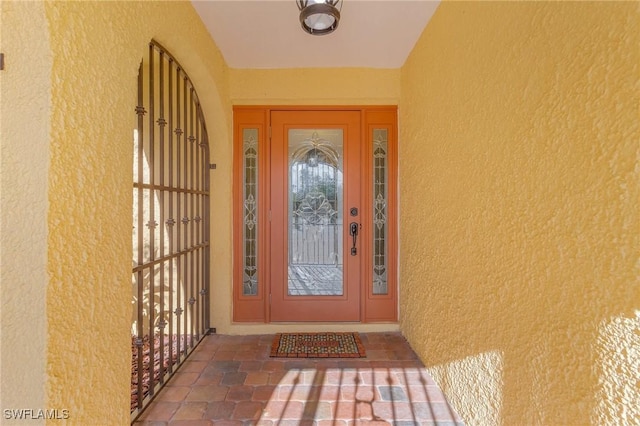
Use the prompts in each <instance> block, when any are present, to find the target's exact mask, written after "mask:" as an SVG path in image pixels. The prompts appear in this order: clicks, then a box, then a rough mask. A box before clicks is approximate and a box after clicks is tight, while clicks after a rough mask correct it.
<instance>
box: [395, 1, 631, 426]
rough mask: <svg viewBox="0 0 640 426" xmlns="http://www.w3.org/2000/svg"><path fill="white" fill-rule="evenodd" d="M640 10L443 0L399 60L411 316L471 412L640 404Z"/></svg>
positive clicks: (405, 286)
mask: <svg viewBox="0 0 640 426" xmlns="http://www.w3.org/2000/svg"><path fill="white" fill-rule="evenodd" d="M639 22H640V14H639V8H638V3H607V2H588V3H582V2H566V3H565V2H560V3H556V2H526V3H517V4H516V3H504V2H445V3H443V4H441V5H440V7H439V9H438V10H437V12H436V13H435V16H434V17H433V19H432V21H431V22H430V24H429V25H428V27H427V28H426V30H425V32H424V33H423V35H422V37H421V39H420V40H419V42H418V43H417V45H416V47H415V48H414V50H413V52H412V53H411V55H410V57H409V59H408V61H407V63H406V64H405V65H404V67H403V69H402V99H401V103H400V130H401V131H400V182H401V183H400V185H401V188H400V193H401V194H400V197H401V207H400V216H401V231H400V241H401V248H400V252H401V257H400V259H401V280H400V281H401V287H400V288H401V309H400V312H401V329H402V331H403V333H404V334H405V335H406V336H407V337H408V339H409V341H410V343H411V345H412V346H413V347H414V348H415V350H416V351H417V352H418V353H419V355H420V356H421V358H422V359H423V361H424V362H425V363H426V365H427V367H428V369H429V371H430V372H431V373H432V374H433V376H434V377H435V379H436V381H437V382H438V383H439V384H440V386H441V387H442V389H443V390H444V392H445V393H446V394H447V395H448V396H449V398H450V399H451V401H452V403H453V405H454V406H455V408H456V409H457V411H458V412H459V413H460V414H461V416H462V417H463V418H464V420H465V421H466V422H467V423H468V424H471V425H478V424H504V425H513V424H545V425H551V424H632V423H635V422H637V421H638V419H639V418H640V408H639V407H640V403H639V402H640V394H639V392H640V390H639V389H640V387H639V386H638V371H640V353H639V351H640V291H639V290H640V288H639V285H640V261H639V253H640V213H639V211H640V210H639V209H638V206H639V205H640V128H639V115H638V106H639V105H640V85H639V83H638V82H639V76H640V73H639V66H640V49H639V48H638V46H640V33H639V32H640V28H639Z"/></svg>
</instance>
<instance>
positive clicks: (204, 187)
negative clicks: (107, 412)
mask: <svg viewBox="0 0 640 426" xmlns="http://www.w3.org/2000/svg"><path fill="white" fill-rule="evenodd" d="M135 112H136V114H137V126H136V129H135V130H134V144H133V146H134V149H133V158H134V161H133V275H132V285H133V303H132V305H133V311H132V326H131V340H132V345H131V348H132V351H131V352H132V365H131V413H132V419H135V418H136V417H137V416H138V414H140V412H141V411H142V409H143V408H144V407H145V406H146V405H147V404H148V403H149V401H150V400H151V399H152V398H153V396H154V395H155V394H156V393H157V391H158V390H159V388H160V387H161V386H162V385H164V383H165V382H166V380H167V379H168V377H169V376H170V375H171V374H172V373H173V372H174V371H175V369H176V368H177V366H178V365H179V364H180V363H181V362H182V361H184V359H185V358H186V357H187V356H188V355H189V353H190V352H191V351H192V350H193V348H194V347H195V346H196V345H197V343H198V342H199V341H200V339H201V338H202V337H203V336H204V335H205V333H206V331H207V330H208V329H209V303H208V302H209V300H208V293H209V174H208V168H209V147H208V138H207V130H206V126H205V122H204V117H203V114H202V110H201V107H200V103H199V101H198V96H197V94H196V91H195V89H194V87H193V84H192V83H191V81H190V80H189V77H188V76H187V74H186V73H185V71H184V69H183V68H182V67H181V66H180V64H179V63H178V62H177V61H176V60H175V59H174V58H173V56H171V55H170V54H169V53H168V52H167V51H166V50H165V49H164V48H163V47H162V46H160V45H159V44H157V43H156V42H153V41H152V42H151V43H150V44H149V51H148V55H147V57H146V58H144V59H143V61H142V63H141V64H140V70H139V74H138V105H137V106H136V108H135Z"/></svg>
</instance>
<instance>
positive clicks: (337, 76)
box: [229, 68, 400, 105]
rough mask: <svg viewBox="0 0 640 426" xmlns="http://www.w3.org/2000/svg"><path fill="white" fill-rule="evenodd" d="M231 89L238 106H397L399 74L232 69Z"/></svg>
mask: <svg viewBox="0 0 640 426" xmlns="http://www.w3.org/2000/svg"><path fill="white" fill-rule="evenodd" d="M229 87H230V93H231V100H232V102H233V103H234V104H237V105H254V104H258V105H348V104H352V105H396V104H397V103H398V100H399V98H400V70H399V69H374V68H292V69H275V70H273V69H270V70H251V69H231V70H230V72H229Z"/></svg>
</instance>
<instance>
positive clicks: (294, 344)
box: [270, 333, 367, 358]
mask: <svg viewBox="0 0 640 426" xmlns="http://www.w3.org/2000/svg"><path fill="white" fill-rule="evenodd" d="M270 356H272V357H279V358H364V357H366V356H367V355H366V353H365V351H364V346H363V345H362V341H361V340H360V336H359V335H358V333H278V334H276V335H275V337H274V338H273V344H272V345H271V355H270Z"/></svg>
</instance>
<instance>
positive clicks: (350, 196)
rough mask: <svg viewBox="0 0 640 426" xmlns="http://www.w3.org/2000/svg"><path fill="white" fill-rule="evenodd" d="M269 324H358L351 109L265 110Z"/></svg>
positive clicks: (357, 188)
mask: <svg viewBox="0 0 640 426" xmlns="http://www.w3.org/2000/svg"><path fill="white" fill-rule="evenodd" d="M271 128H272V136H271V152H270V161H271V164H270V167H269V169H270V171H271V176H270V212H269V216H270V222H269V224H270V225H269V234H270V244H269V256H270V266H271V267H270V283H271V320H272V321H327V320H331V321H359V320H360V297H361V294H360V293H361V289H360V283H361V279H360V275H361V271H362V265H361V262H362V256H361V249H360V240H359V239H358V236H359V235H360V232H361V227H362V224H361V211H362V206H361V203H362V197H361V185H362V179H361V175H362V173H361V146H362V144H361V134H360V133H361V125H360V113H359V112H358V111H272V112H271Z"/></svg>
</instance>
